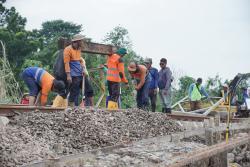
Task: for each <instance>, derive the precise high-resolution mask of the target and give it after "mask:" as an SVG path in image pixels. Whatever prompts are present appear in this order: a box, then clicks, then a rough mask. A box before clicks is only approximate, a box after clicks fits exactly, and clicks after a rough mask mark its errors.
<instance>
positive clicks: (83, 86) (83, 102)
mask: <svg viewBox="0 0 250 167" xmlns="http://www.w3.org/2000/svg"><path fill="white" fill-rule="evenodd" d="M84 92H85V76H84V75H83V76H82V102H81V107H84V106H85V96H84Z"/></svg>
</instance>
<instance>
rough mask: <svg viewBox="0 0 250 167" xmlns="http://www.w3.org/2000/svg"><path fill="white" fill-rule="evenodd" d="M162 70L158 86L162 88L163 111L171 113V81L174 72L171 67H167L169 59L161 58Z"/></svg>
mask: <svg viewBox="0 0 250 167" xmlns="http://www.w3.org/2000/svg"><path fill="white" fill-rule="evenodd" d="M160 67H161V69H160V71H159V80H158V87H159V89H160V91H159V94H160V98H161V101H162V112H163V113H171V103H172V100H171V82H172V72H171V70H170V68H169V67H167V59H165V58H162V59H161V60H160Z"/></svg>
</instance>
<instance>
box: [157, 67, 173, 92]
mask: <svg viewBox="0 0 250 167" xmlns="http://www.w3.org/2000/svg"><path fill="white" fill-rule="evenodd" d="M171 82H172V72H171V70H170V68H169V67H166V68H162V69H161V70H160V71H159V80H158V87H159V89H165V90H168V89H170V87H171Z"/></svg>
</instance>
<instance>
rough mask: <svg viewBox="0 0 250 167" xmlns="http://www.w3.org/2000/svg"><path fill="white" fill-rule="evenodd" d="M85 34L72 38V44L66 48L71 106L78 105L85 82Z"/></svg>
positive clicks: (65, 55) (66, 69)
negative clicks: (83, 57) (83, 55)
mask: <svg viewBox="0 0 250 167" xmlns="http://www.w3.org/2000/svg"><path fill="white" fill-rule="evenodd" d="M83 39H84V36H82V35H80V34H77V35H74V36H73V38H72V40H71V45H69V46H67V47H66V48H65V49H64V65H65V72H66V76H67V82H68V85H70V86H69V87H70V90H69V93H70V95H69V106H71V107H73V106H78V103H77V101H78V97H79V94H80V89H81V85H82V82H83V75H84V67H83V61H82V59H81V50H82V49H83Z"/></svg>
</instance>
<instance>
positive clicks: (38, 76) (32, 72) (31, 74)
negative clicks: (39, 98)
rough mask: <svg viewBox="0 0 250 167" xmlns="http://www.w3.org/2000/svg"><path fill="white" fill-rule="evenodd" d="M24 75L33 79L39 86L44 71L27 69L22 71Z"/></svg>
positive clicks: (34, 68)
mask: <svg viewBox="0 0 250 167" xmlns="http://www.w3.org/2000/svg"><path fill="white" fill-rule="evenodd" d="M24 73H25V74H26V75H27V76H29V77H31V78H34V79H35V81H36V82H37V83H38V84H39V85H40V81H41V78H42V76H43V74H44V73H45V70H44V69H42V68H40V67H28V68H26V69H25V70H24Z"/></svg>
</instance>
